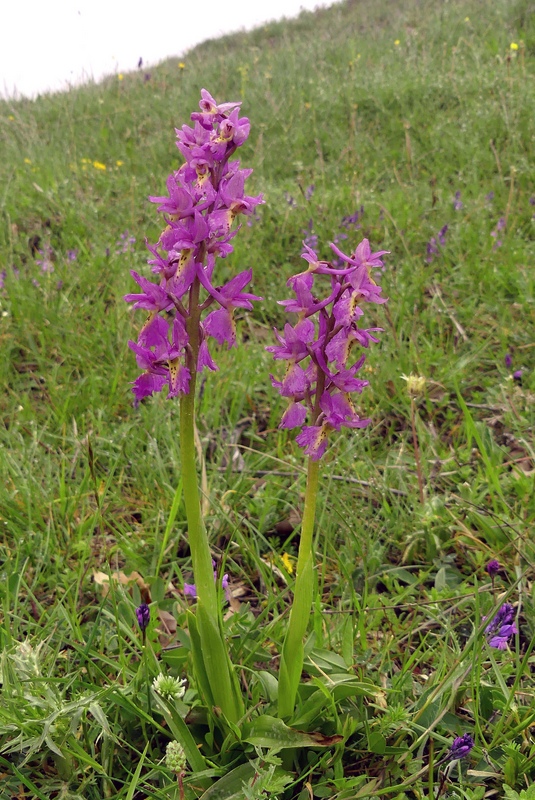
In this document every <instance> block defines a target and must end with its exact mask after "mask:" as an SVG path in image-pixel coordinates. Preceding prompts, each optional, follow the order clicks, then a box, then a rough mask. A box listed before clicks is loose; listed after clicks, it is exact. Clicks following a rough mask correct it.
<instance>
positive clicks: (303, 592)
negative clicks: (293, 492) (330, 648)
mask: <svg viewBox="0 0 535 800" xmlns="http://www.w3.org/2000/svg"><path fill="white" fill-rule="evenodd" d="M318 483H319V461H313V460H312V459H311V458H309V459H308V474H307V486H306V492H305V507H304V510H303V524H302V526H301V539H300V542H299V553H298V556H297V569H296V577H295V588H294V600H293V604H292V608H291V611H290V621H289V623H288V630H287V631H286V637H285V639H284V645H283V648H282V654H281V662H280V669H279V704H278V713H279V717H281V718H283V717H290V716H291V715H292V714H293V712H294V708H295V698H296V695H297V689H298V687H299V681H300V679H301V672H302V670H303V660H304V646H303V639H304V636H305V634H306V631H307V627H308V622H309V619H310V611H311V609H312V599H313V589H314V558H313V551H312V540H313V534H314V519H315V516H316V498H317V495H318Z"/></svg>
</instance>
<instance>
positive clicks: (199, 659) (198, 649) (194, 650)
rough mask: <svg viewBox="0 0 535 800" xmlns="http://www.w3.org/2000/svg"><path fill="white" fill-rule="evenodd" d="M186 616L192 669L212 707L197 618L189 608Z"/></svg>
mask: <svg viewBox="0 0 535 800" xmlns="http://www.w3.org/2000/svg"><path fill="white" fill-rule="evenodd" d="M187 618H188V630H189V635H190V640H191V654H192V656H193V671H194V673H195V678H196V680H197V684H198V686H199V689H200V690H201V695H202V697H203V699H204V701H205V703H206V704H207V705H208V706H209V707H212V706H213V705H214V698H213V696H212V690H211V689H210V681H209V680H208V675H207V674H206V668H205V666H204V658H203V653H202V644H201V637H200V636H199V631H198V628H197V619H196V617H195V614H194V613H193V612H192V611H189V610H188V612H187Z"/></svg>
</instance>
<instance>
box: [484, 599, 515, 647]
mask: <svg viewBox="0 0 535 800" xmlns="http://www.w3.org/2000/svg"><path fill="white" fill-rule="evenodd" d="M516 633H518V628H517V627H516V622H515V609H514V607H513V606H512V605H511V604H510V603H504V604H503V605H502V606H500V608H499V609H498V611H497V613H496V614H495V615H494V617H493V618H492V619H491V621H490V622H489V624H488V625H487V627H486V628H485V636H486V637H487V641H488V643H489V645H490V647H495V648H496V649H497V650H505V649H506V648H507V645H508V644H509V639H510V638H511V637H512V636H514V635H515V634H516Z"/></svg>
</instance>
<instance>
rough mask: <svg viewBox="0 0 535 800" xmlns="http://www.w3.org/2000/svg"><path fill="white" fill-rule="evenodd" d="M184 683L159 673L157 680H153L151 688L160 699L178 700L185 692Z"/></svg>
mask: <svg viewBox="0 0 535 800" xmlns="http://www.w3.org/2000/svg"><path fill="white" fill-rule="evenodd" d="M185 683H186V681H185V680H180V678H173V677H172V676H171V675H163V673H160V674H159V675H158V677H157V678H154V680H153V682H152V688H153V689H154V691H155V692H156V693H157V694H160V695H161V696H162V697H166V698H168V699H175V700H179V699H180V698H181V697H183V696H184V692H185V691H186V687H185V685H184V684H185Z"/></svg>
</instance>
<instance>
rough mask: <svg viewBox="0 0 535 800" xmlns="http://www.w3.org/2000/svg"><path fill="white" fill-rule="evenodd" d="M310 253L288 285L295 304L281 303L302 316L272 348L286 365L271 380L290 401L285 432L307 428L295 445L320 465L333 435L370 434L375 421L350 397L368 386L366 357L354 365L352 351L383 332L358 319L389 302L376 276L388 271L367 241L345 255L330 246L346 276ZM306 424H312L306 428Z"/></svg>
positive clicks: (284, 419)
mask: <svg viewBox="0 0 535 800" xmlns="http://www.w3.org/2000/svg"><path fill="white" fill-rule="evenodd" d="M304 248H305V249H304V251H303V253H302V256H301V257H302V258H304V259H305V261H307V262H308V269H306V270H305V271H304V272H300V273H298V274H297V275H294V276H293V277H291V278H290V279H289V280H288V282H287V285H288V286H290V287H291V289H292V290H293V291H294V293H295V295H296V297H295V299H294V300H281V301H280V305H282V306H284V307H285V309H286V311H293V312H295V313H296V314H297V322H296V324H295V325H293V326H292V325H290V324H288V323H287V324H286V325H285V327H284V334H283V335H281V334H280V333H278V332H276V336H277V338H278V340H279V342H280V344H279V345H274V346H271V347H267V348H266V349H267V350H269V351H270V352H271V353H273V357H274V358H275V359H281V360H284V361H287V368H286V374H285V375H284V377H283V378H282V380H277V379H276V378H274V377H273V376H271V380H272V383H273V386H275V387H276V388H277V389H278V391H279V392H280V394H281V395H282V396H283V397H285V398H287V399H288V401H289V404H288V407H287V409H286V411H285V413H284V415H283V417H282V420H281V423H280V426H279V427H281V428H302V430H301V433H299V434H298V436H297V437H296V441H297V443H298V444H299V445H300V446H301V447H303V448H304V449H305V453H306V454H307V455H309V456H310V457H311V458H312V459H313V460H318V459H320V458H321V457H322V455H323V454H324V452H325V450H326V448H327V443H328V435H329V433H330V432H331V431H333V430H334V431H339V430H340V429H341V428H342V427H347V428H364V427H365V426H366V425H368V424H369V422H370V420H369V419H361V418H360V416H359V415H358V414H357V412H356V411H355V409H354V407H353V403H352V400H351V396H350V395H351V394H352V393H354V392H357V393H360V392H361V391H362V390H363V388H364V387H365V386H367V385H368V381H367V380H363V379H361V378H358V377H357V373H358V372H359V370H360V369H361V367H362V366H363V364H364V361H365V358H366V356H365V355H364V354H361V355H360V357H359V358H358V359H357V360H356V361H355V362H354V363H350V362H351V352H352V350H353V347H354V345H355V344H356V345H360V346H361V347H363V348H367V347H368V346H369V344H370V343H371V342H377V341H378V339H377V338H376V336H374V333H375V332H376V331H380V330H382V329H381V328H360V327H359V320H360V318H361V317H362V315H363V311H362V308H361V306H362V304H363V303H384V302H385V298H383V297H381V287H380V286H379V285H378V284H377V283H376V281H375V280H374V278H373V277H372V270H373V269H375V268H380V269H382V268H383V262H382V260H381V256H383V255H385V254H386V253H387V252H388V251H386V250H380V251H379V252H377V253H372V252H371V249H370V244H369V242H368V240H367V239H363V240H362V242H361V243H360V244H359V245H358V247H357V248H356V250H355V252H354V253H352V254H351V255H350V256H347V255H345V254H344V253H342V252H341V251H340V250H339V249H338V248H337V247H336V245H334V244H331V248H332V249H333V251H334V252H335V253H336V255H337V256H338V259H340V260H341V262H342V263H343V264H345V265H347V266H345V267H343V268H341V269H340V268H337V267H335V266H333V265H332V264H331V263H329V262H328V261H320V260H319V259H318V256H317V255H316V253H315V252H314V250H312V249H311V248H310V247H308V246H307V245H306V244H305V245H304ZM319 275H325V276H328V278H329V279H330V292H329V294H328V295H327V297H324V298H321V299H320V298H318V297H316V295H315V294H314V293H313V289H314V281H315V278H316V276H319ZM314 320H315V322H314ZM307 417H308V418H309V422H310V424H309V425H304V422H305V420H306V419H307Z"/></svg>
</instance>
